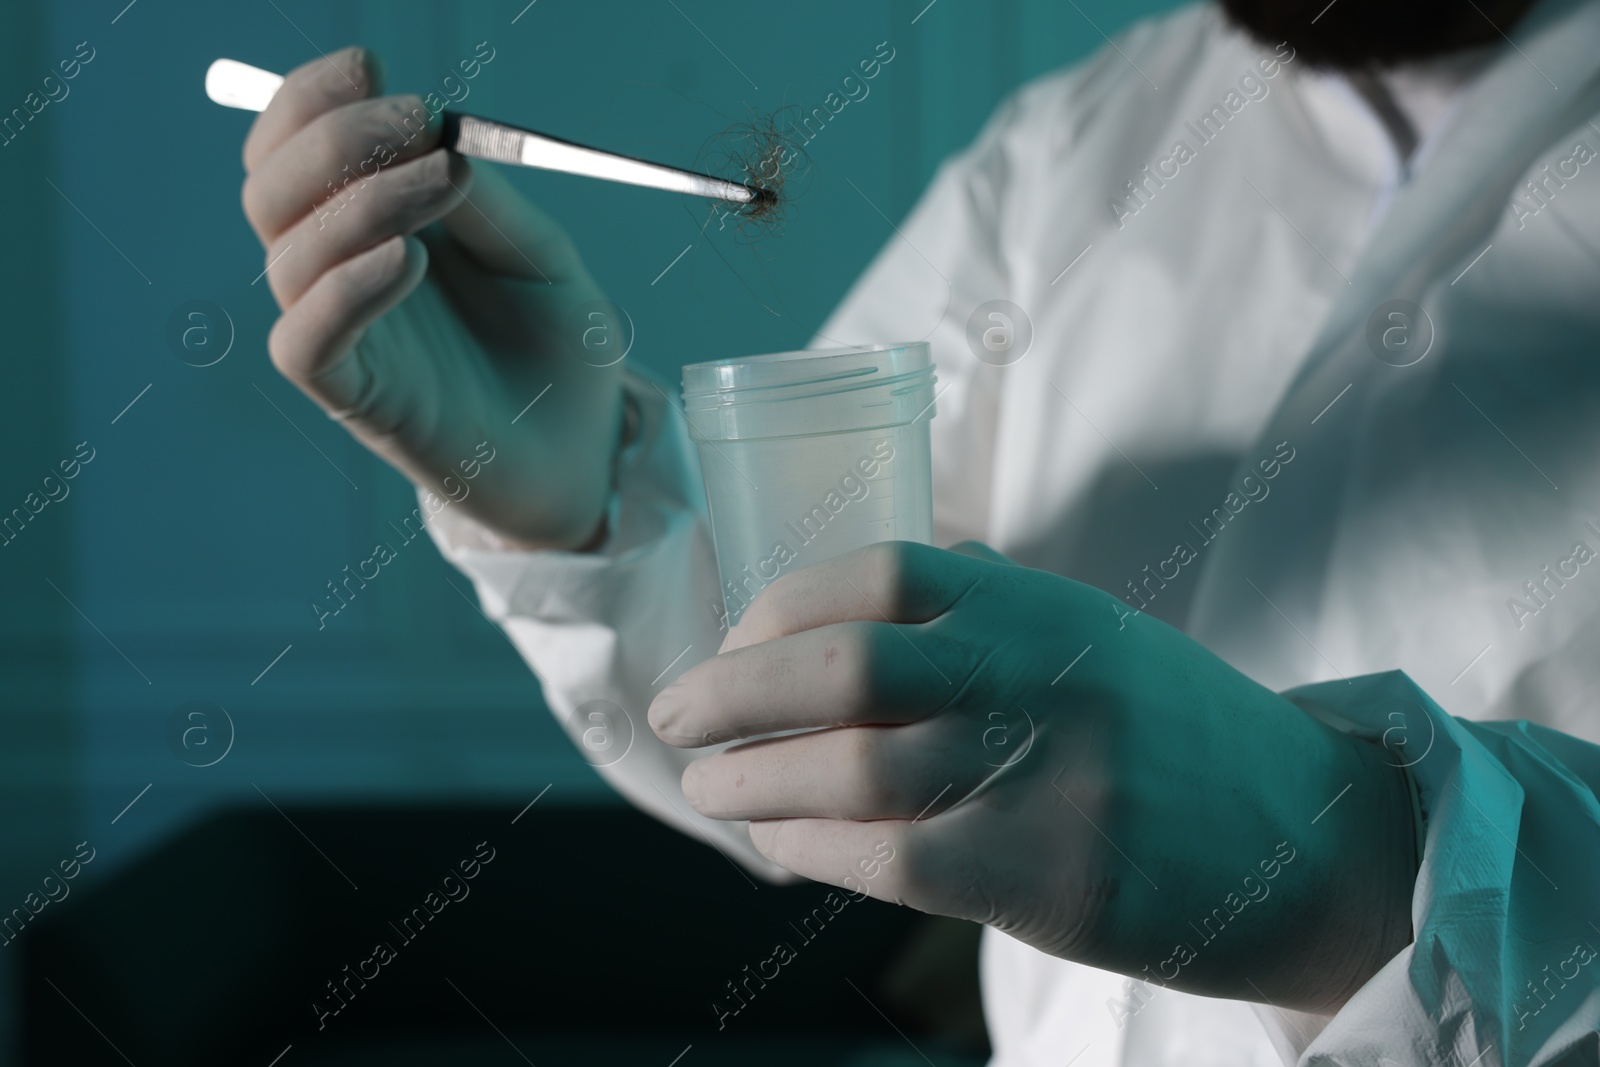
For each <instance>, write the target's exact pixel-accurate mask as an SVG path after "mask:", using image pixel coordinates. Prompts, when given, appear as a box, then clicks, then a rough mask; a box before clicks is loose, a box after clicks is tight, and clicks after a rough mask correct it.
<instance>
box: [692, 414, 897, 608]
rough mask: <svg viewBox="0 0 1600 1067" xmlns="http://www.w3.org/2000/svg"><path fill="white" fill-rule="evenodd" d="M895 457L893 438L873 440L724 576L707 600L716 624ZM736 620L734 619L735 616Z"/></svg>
mask: <svg viewBox="0 0 1600 1067" xmlns="http://www.w3.org/2000/svg"><path fill="white" fill-rule="evenodd" d="M893 461H894V442H892V441H890V440H889V439H888V438H884V439H883V440H881V441H878V442H876V443H874V444H873V446H872V448H871V450H870V451H869V452H868V453H867V454H866V455H864V456H862V457H861V458H860V459H858V460H856V461H855V463H853V464H852V465H851V466H850V467H849V468H847V469H846V470H845V472H844V473H843V474H842V475H840V476H839V479H838V481H837V482H835V483H834V487H833V488H830V489H828V490H827V492H825V493H824V494H823V496H822V499H821V500H820V501H818V502H817V503H815V504H812V505H811V507H810V508H808V509H807V510H805V511H803V512H801V513H800V514H799V515H797V516H796V517H795V518H794V519H790V520H788V521H786V522H784V524H783V532H782V533H781V534H780V535H779V536H778V537H777V538H776V539H774V541H773V544H772V550H771V551H770V552H769V553H768V554H767V555H766V556H765V557H764V558H762V559H760V560H757V561H756V562H755V563H754V564H750V563H746V564H745V565H744V566H742V567H740V568H739V569H738V570H737V571H735V572H734V573H733V574H731V575H729V576H728V577H726V578H724V579H723V582H722V592H723V596H722V597H721V598H717V597H712V598H711V600H710V604H709V606H710V608H711V613H712V614H713V615H715V616H716V618H717V628H718V629H719V630H726V629H727V628H728V615H729V609H728V606H729V605H730V604H732V605H736V606H737V607H736V610H737V612H739V613H743V612H744V610H745V608H748V607H749V606H750V604H751V602H752V601H754V600H755V598H756V594H757V593H759V592H761V590H763V589H765V588H766V587H767V586H769V585H771V584H772V583H773V582H775V581H777V580H778V578H779V577H780V576H781V575H782V574H783V573H784V571H785V570H787V569H789V568H790V567H792V566H793V565H794V563H795V561H796V560H798V559H799V558H800V555H801V553H802V552H804V551H805V549H806V546H808V545H810V544H811V542H813V541H815V540H816V539H817V538H818V537H821V536H822V534H823V532H824V531H825V530H826V529H827V528H828V524H829V523H830V522H832V521H833V520H834V519H835V518H837V517H838V516H839V515H840V514H842V513H843V512H844V510H845V509H846V508H847V507H849V506H850V505H852V504H856V505H859V504H860V503H861V501H863V500H865V499H867V497H868V496H870V495H871V494H872V479H874V478H876V477H878V476H879V473H880V472H881V471H882V469H883V466H884V465H885V464H887V463H892V462H893ZM735 621H737V620H735Z"/></svg>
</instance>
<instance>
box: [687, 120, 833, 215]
mask: <svg viewBox="0 0 1600 1067" xmlns="http://www.w3.org/2000/svg"><path fill="white" fill-rule="evenodd" d="M790 110H793V108H783V109H780V110H778V111H774V112H771V113H762V114H756V113H752V115H751V117H750V118H749V119H747V120H746V121H744V122H739V123H735V124H734V125H732V126H730V127H728V128H727V129H726V130H723V131H722V132H721V133H719V134H716V135H715V136H713V137H712V138H711V140H710V141H708V142H707V143H706V146H705V148H703V149H701V152H700V160H701V169H703V170H705V171H706V172H708V173H711V174H718V175H721V176H723V177H725V178H727V179H728V180H729V181H735V182H738V183H740V184H741V185H743V186H745V187H746V188H748V189H751V190H754V192H755V196H754V198H752V199H751V200H749V201H748V202H746V203H743V204H736V205H731V206H732V207H733V208H734V210H733V212H732V213H733V214H737V215H738V216H739V233H740V235H741V236H776V235H777V234H779V233H782V232H783V223H784V217H785V214H786V209H787V208H788V206H789V204H790V202H791V201H792V200H793V199H794V197H795V195H796V194H797V193H798V192H799V191H800V189H799V188H798V186H797V183H796V178H798V177H799V176H800V175H801V174H803V173H806V172H808V171H809V169H810V163H811V160H810V157H808V156H807V155H806V151H805V142H803V141H802V140H800V139H799V138H798V137H796V136H795V135H794V134H792V133H788V132H785V131H784V129H783V128H782V126H781V125H780V120H782V119H783V117H784V115H785V114H786V112H788V111H790ZM791 129H792V126H791ZM729 207H730V202H727V201H724V202H723V203H720V204H718V205H717V206H716V207H715V208H714V209H713V213H714V214H713V217H717V216H724V215H726V214H728V213H729ZM707 222H708V224H709V222H710V219H708V220H707ZM718 228H719V229H720V228H721V227H720V226H719V227H718Z"/></svg>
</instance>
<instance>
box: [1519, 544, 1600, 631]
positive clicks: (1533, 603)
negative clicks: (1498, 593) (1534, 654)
mask: <svg viewBox="0 0 1600 1067" xmlns="http://www.w3.org/2000/svg"><path fill="white" fill-rule="evenodd" d="M1583 526H1584V529H1585V530H1587V531H1588V532H1589V533H1592V534H1594V535H1595V537H1596V538H1597V539H1600V527H1597V526H1596V525H1595V524H1594V522H1593V520H1591V521H1589V522H1586V523H1584V524H1583ZM1596 557H1597V553H1596V551H1595V549H1593V548H1591V547H1590V546H1589V542H1587V541H1584V540H1578V541H1574V542H1573V543H1572V552H1571V553H1570V554H1569V555H1566V556H1563V557H1561V558H1558V559H1557V560H1556V561H1555V562H1554V563H1546V564H1545V565H1544V566H1543V567H1541V568H1540V569H1539V574H1538V575H1537V576H1536V577H1534V578H1530V579H1528V580H1527V581H1526V582H1523V583H1522V592H1523V595H1524V596H1526V597H1527V599H1526V600H1522V599H1519V598H1518V597H1514V596H1513V597H1507V598H1506V610H1507V611H1509V612H1511V617H1512V618H1513V619H1514V620H1516V623H1517V629H1519V630H1521V629H1522V628H1524V627H1525V626H1527V625H1528V620H1529V619H1531V618H1533V617H1534V616H1535V615H1537V614H1539V612H1541V611H1543V610H1544V609H1545V608H1547V607H1549V606H1550V602H1551V601H1552V600H1554V599H1555V597H1556V594H1557V593H1558V592H1560V591H1561V590H1563V589H1565V588H1566V587H1567V583H1568V582H1570V581H1572V580H1573V579H1575V578H1577V577H1578V576H1579V574H1580V573H1582V572H1581V568H1582V567H1584V566H1586V565H1587V564H1589V563H1592V562H1594V560H1595V559H1596Z"/></svg>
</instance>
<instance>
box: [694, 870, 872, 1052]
mask: <svg viewBox="0 0 1600 1067" xmlns="http://www.w3.org/2000/svg"><path fill="white" fill-rule="evenodd" d="M894 856H895V851H894V846H893V845H891V844H889V842H888V841H879V842H878V843H877V844H876V845H874V846H873V847H872V854H871V855H870V856H863V857H861V858H860V859H858V860H857V861H856V863H855V869H856V870H857V871H859V872H860V875H861V876H860V878H857V877H856V875H855V874H847V875H845V876H844V883H845V884H844V891H843V892H842V893H841V892H840V891H839V890H838V889H830V890H828V892H827V893H826V894H825V895H824V896H823V898H822V903H821V904H819V905H818V906H816V907H815V908H812V909H811V913H810V914H809V915H807V916H805V917H804V918H802V919H801V920H800V925H799V926H795V925H794V923H790V924H789V925H790V927H792V928H793V929H794V932H795V933H797V934H799V935H800V938H801V941H800V944H801V945H802V946H803V945H807V944H810V943H811V942H812V941H815V940H816V939H817V936H818V935H819V934H821V933H822V931H823V929H824V928H825V927H826V926H827V925H828V923H829V922H831V921H832V920H833V918H834V917H835V916H837V915H838V914H839V913H840V912H842V911H844V909H845V908H846V907H847V906H848V905H850V904H852V903H854V902H856V901H860V900H865V899H866V898H867V897H868V896H870V895H871V894H869V893H868V892H867V885H866V883H867V882H868V881H869V880H871V879H873V878H876V877H877V876H878V874H879V873H880V872H881V871H882V870H883V868H884V867H885V866H886V865H887V864H889V863H892V862H893V861H894ZM798 955H799V953H797V952H796V951H795V949H794V946H793V945H791V944H790V943H789V942H787V941H780V942H778V943H777V944H776V945H775V946H773V949H772V954H771V955H770V956H768V957H767V958H766V959H764V960H762V961H761V962H760V963H757V964H756V966H755V970H753V971H752V970H751V969H750V965H749V964H748V963H747V964H745V965H744V969H743V977H742V978H738V979H729V980H728V982H727V989H728V993H729V994H730V995H731V997H732V998H733V999H732V1000H729V1001H725V1002H723V1003H720V1004H719V1003H717V1001H715V1000H713V1001H712V1002H711V1014H713V1015H715V1016H716V1017H717V1029H718V1030H722V1029H726V1028H727V1025H728V1020H729V1019H730V1018H732V1017H733V1016H735V1015H738V1014H739V1013H740V1012H741V1011H743V1010H744V1009H745V1008H747V1007H749V1006H750V1001H752V1000H754V999H755V997H756V994H757V993H758V992H760V991H761V990H763V989H765V988H767V983H768V982H770V981H773V980H774V979H776V978H777V977H778V975H779V974H780V973H781V972H782V970H783V966H784V965H785V964H787V963H791V962H793V961H794V960H795V959H796V958H797V957H798ZM769 967H770V968H771V970H770V972H769V970H768V968H769ZM735 982H737V983H738V984H735ZM752 983H753V985H752ZM741 989H742V990H743V992H742V993H741V992H740V990H741Z"/></svg>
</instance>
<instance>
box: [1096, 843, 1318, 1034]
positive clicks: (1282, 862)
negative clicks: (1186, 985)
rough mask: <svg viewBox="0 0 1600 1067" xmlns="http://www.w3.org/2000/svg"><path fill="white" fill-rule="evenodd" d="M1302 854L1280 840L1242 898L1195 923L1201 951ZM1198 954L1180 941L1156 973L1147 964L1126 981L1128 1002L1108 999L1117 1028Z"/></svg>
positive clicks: (1226, 901)
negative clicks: (1141, 975) (1150, 986)
mask: <svg viewBox="0 0 1600 1067" xmlns="http://www.w3.org/2000/svg"><path fill="white" fill-rule="evenodd" d="M1298 854H1299V853H1297V852H1296V851H1295V849H1294V846H1293V845H1291V844H1289V842H1287V841H1280V842H1279V843H1278V845H1277V847H1276V848H1275V849H1274V850H1273V854H1272V856H1271V857H1270V858H1269V859H1264V860H1262V861H1261V862H1260V863H1258V864H1257V865H1256V869H1257V870H1259V871H1260V872H1261V873H1260V874H1259V875H1257V874H1256V871H1254V870H1252V871H1251V872H1250V873H1249V874H1247V875H1245V876H1244V880H1243V881H1242V882H1241V883H1240V887H1239V888H1240V890H1243V895H1242V896H1241V895H1240V892H1239V891H1238V890H1235V891H1232V892H1230V893H1229V894H1228V895H1227V896H1226V897H1224V898H1223V901H1222V903H1221V904H1220V905H1218V906H1217V907H1215V908H1212V909H1211V911H1210V912H1209V913H1208V914H1207V915H1206V916H1205V917H1204V918H1203V919H1201V920H1200V925H1199V926H1196V925H1195V924H1194V923H1193V922H1192V921H1191V922H1190V923H1189V926H1190V928H1191V929H1193V930H1194V932H1195V933H1197V934H1199V935H1200V938H1201V941H1200V946H1201V948H1204V947H1205V946H1206V945H1209V944H1211V942H1213V941H1215V940H1216V939H1217V938H1218V937H1219V936H1220V935H1221V934H1222V931H1223V930H1225V929H1226V928H1227V926H1228V924H1229V923H1230V922H1232V921H1233V920H1234V919H1235V918H1237V917H1238V916H1239V915H1240V914H1242V913H1243V912H1244V910H1245V909H1246V908H1247V907H1249V906H1250V905H1251V904H1259V903H1261V901H1263V900H1266V899H1267V897H1268V896H1269V895H1271V893H1272V886H1270V885H1269V884H1268V883H1269V882H1271V881H1272V880H1273V879H1274V878H1276V877H1278V875H1279V874H1281V873H1282V872H1283V868H1284V867H1286V866H1288V865H1289V864H1291V863H1293V862H1294V858H1295V856H1297V855H1298ZM1198 955H1199V951H1198V950H1197V949H1196V948H1195V947H1194V945H1193V944H1191V943H1190V942H1188V941H1180V942H1178V943H1177V944H1176V945H1174V946H1173V947H1172V955H1170V956H1168V957H1167V958H1166V959H1164V960H1162V961H1161V962H1160V963H1159V964H1156V965H1155V968H1154V973H1151V967H1150V965H1148V964H1146V965H1145V968H1144V972H1143V977H1142V978H1139V979H1133V978H1129V979H1128V980H1127V981H1126V982H1124V983H1123V986H1122V992H1123V997H1124V999H1122V1000H1118V999H1117V998H1116V997H1108V998H1107V999H1106V1010H1107V1011H1109V1012H1111V1018H1113V1019H1115V1020H1116V1023H1117V1029H1119V1030H1120V1029H1122V1028H1123V1027H1124V1026H1127V1025H1128V1020H1129V1019H1131V1018H1133V1017H1134V1016H1135V1015H1137V1014H1139V1012H1141V1011H1143V1010H1144V1006H1145V1005H1146V1004H1148V1003H1150V1000H1151V997H1152V993H1151V992H1150V991H1149V990H1148V989H1147V988H1146V985H1153V986H1155V987H1156V988H1157V989H1165V988H1166V987H1167V985H1168V983H1170V982H1173V981H1175V980H1176V979H1177V977H1178V975H1180V974H1181V973H1182V972H1183V969H1184V968H1185V967H1187V966H1188V965H1189V964H1191V963H1193V962H1194V961H1195V958H1196V957H1197V956H1198Z"/></svg>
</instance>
